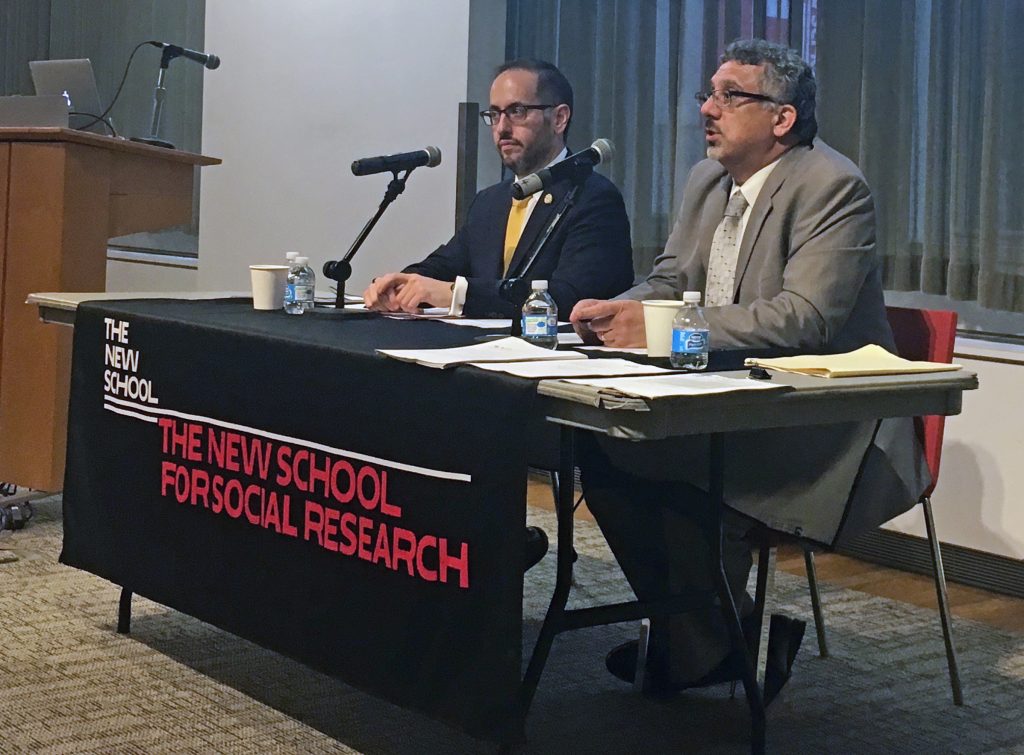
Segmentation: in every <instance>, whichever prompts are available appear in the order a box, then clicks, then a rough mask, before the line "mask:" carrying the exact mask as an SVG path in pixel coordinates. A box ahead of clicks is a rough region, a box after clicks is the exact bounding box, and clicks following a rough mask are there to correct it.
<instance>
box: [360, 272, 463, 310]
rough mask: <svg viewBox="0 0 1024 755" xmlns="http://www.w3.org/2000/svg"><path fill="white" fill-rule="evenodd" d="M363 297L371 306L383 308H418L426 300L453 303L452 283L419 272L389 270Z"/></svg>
mask: <svg viewBox="0 0 1024 755" xmlns="http://www.w3.org/2000/svg"><path fill="white" fill-rule="evenodd" d="M363 301H364V302H365V303H366V306H367V308H368V309H376V310H380V311H383V312H417V311H419V309H420V307H421V306H422V305H424V304H426V305H428V306H431V307H449V306H451V303H452V284H451V283H450V282H448V281H439V280H434V279H433V278H426V277H424V276H422V275H417V274H415V273H388V274H387V275H382V276H380V277H379V278H377V279H376V280H375V281H374V282H373V283H371V284H370V285H369V286H368V287H367V289H366V291H364V292H363Z"/></svg>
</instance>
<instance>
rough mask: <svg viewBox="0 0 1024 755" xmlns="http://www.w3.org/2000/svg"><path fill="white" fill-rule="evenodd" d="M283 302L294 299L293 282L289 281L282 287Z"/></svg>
mask: <svg viewBox="0 0 1024 755" xmlns="http://www.w3.org/2000/svg"><path fill="white" fill-rule="evenodd" d="M284 300H285V303H288V302H293V301H295V284H293V283H289V284H287V285H286V286H285V287H284Z"/></svg>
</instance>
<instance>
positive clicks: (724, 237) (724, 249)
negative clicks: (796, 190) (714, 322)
mask: <svg viewBox="0 0 1024 755" xmlns="http://www.w3.org/2000/svg"><path fill="white" fill-rule="evenodd" d="M746 209H747V200H746V197H744V196H743V192H742V191H737V192H735V193H734V194H733V195H732V196H731V197H730V198H729V204H728V205H726V207H725V216H724V217H723V218H722V222H721V223H719V224H718V228H716V229H715V236H714V238H713V239H712V240H711V258H710V259H709V260H708V285H707V289H706V292H705V295H704V306H705V307H721V306H723V305H726V304H732V300H733V288H734V286H735V282H736V260H737V258H738V257H739V253H740V244H739V241H740V239H739V236H740V218H742V217H743V213H744V212H746Z"/></svg>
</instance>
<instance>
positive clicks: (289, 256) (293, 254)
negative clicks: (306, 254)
mask: <svg viewBox="0 0 1024 755" xmlns="http://www.w3.org/2000/svg"><path fill="white" fill-rule="evenodd" d="M298 256H299V253H298V252H285V253H284V258H285V259H286V260H289V261H290V260H293V259H295V258H296V257H298Z"/></svg>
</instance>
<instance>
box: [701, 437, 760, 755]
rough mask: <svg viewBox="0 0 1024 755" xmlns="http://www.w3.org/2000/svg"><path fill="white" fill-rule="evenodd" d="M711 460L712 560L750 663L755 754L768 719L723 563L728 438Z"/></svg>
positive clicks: (715, 445)
mask: <svg viewBox="0 0 1024 755" xmlns="http://www.w3.org/2000/svg"><path fill="white" fill-rule="evenodd" d="M710 440H711V458H710V469H709V472H710V475H709V483H710V491H709V492H710V494H711V499H712V502H713V503H714V504H717V505H715V509H716V512H717V513H716V515H715V518H716V524H715V526H716V529H717V530H718V531H717V532H712V537H711V558H712V569H713V570H714V573H715V587H716V589H717V590H718V602H719V605H720V607H721V609H722V616H723V618H724V619H725V624H726V626H727V627H728V629H729V638H730V640H731V641H732V646H733V648H740V649H742V651H743V656H744V658H745V659H746V663H744V664H743V691H744V694H745V695H746V698H747V705H748V706H749V708H750V740H751V741H750V749H751V751H752V752H755V753H761V752H764V745H765V718H764V698H763V697H762V696H761V688H760V687H758V685H757V672H756V670H755V668H754V659H753V658H752V656H751V653H750V649H749V648H748V647H747V641H746V638H745V637H744V636H743V627H742V625H741V624H740V615H739V611H738V610H737V609H736V601H735V599H734V598H733V595H732V590H731V589H730V588H729V580H728V578H727V577H726V574H725V564H724V563H723V562H722V539H723V537H724V533H723V528H722V516H723V513H724V507H725V495H724V492H725V491H724V484H725V477H724V473H725V439H724V436H723V435H722V433H713V434H712V435H711V439H710Z"/></svg>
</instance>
